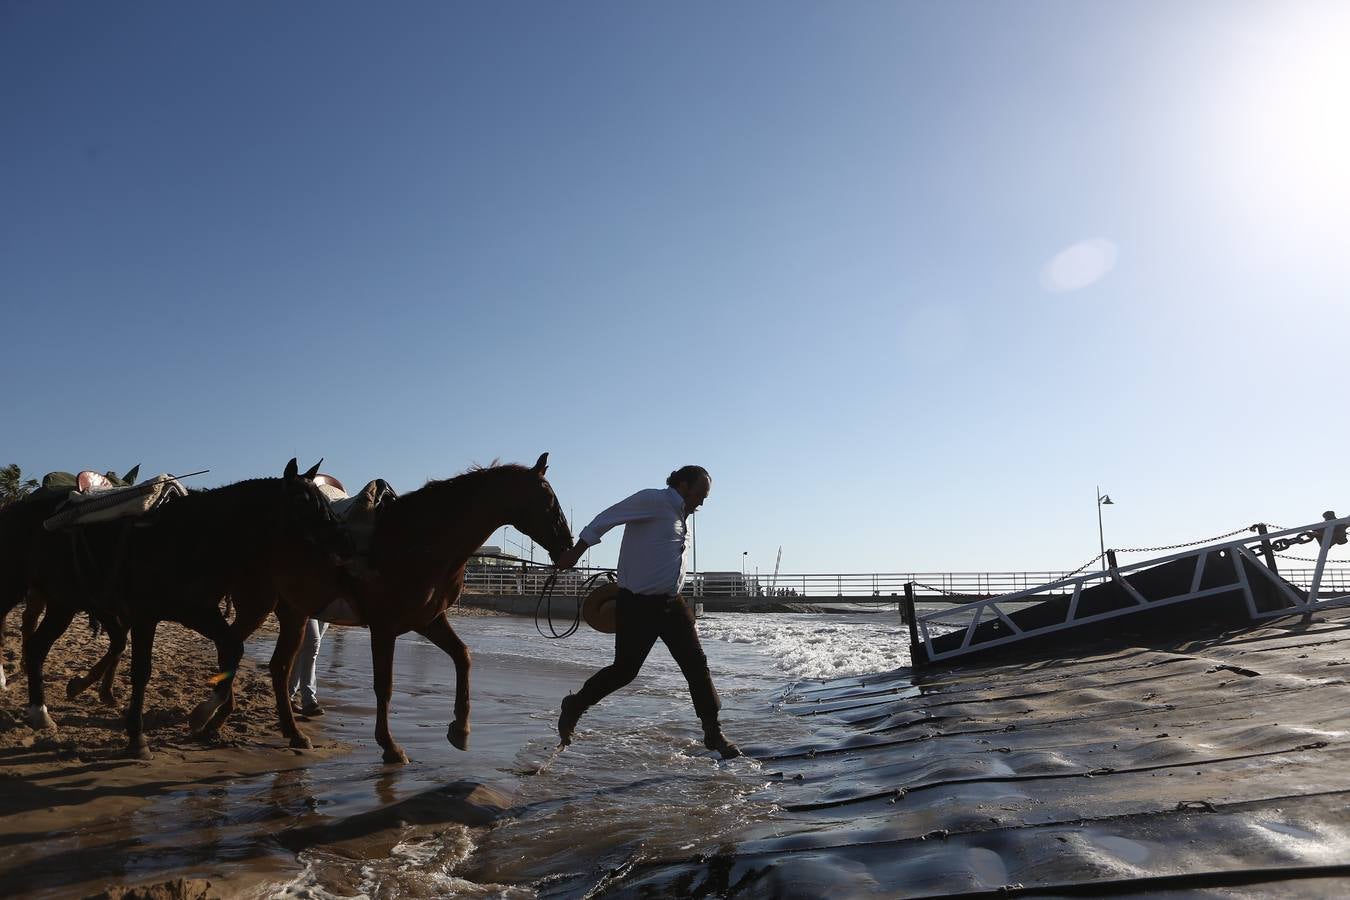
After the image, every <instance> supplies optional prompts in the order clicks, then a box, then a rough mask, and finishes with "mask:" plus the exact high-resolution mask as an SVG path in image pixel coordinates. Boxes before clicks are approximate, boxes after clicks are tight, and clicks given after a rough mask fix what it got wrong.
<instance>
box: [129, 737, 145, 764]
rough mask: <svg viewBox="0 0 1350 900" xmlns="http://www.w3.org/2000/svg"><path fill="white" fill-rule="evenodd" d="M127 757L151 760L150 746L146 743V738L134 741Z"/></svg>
mask: <svg viewBox="0 0 1350 900" xmlns="http://www.w3.org/2000/svg"><path fill="white" fill-rule="evenodd" d="M126 757H127V759H146V760H148V759H151V755H150V745H149V744H147V743H146V742H145V738H141V739H140V740H139V741H133V742H132V743H131V744H130V746H128V747H127V752H126Z"/></svg>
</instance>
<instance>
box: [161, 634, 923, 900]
mask: <svg viewBox="0 0 1350 900" xmlns="http://www.w3.org/2000/svg"><path fill="white" fill-rule="evenodd" d="M454 624H455V627H456V629H457V630H458V631H459V633H460V635H461V636H462V637H463V638H464V640H465V642H466V643H467V644H468V645H469V647H470V648H471V652H472V653H473V660H474V668H473V694H472V696H473V713H472V722H473V733H472V737H471V745H470V747H471V749H470V751H469V752H468V753H461V752H459V751H457V750H455V749H454V748H452V747H451V746H450V745H449V744H448V743H447V742H446V739H445V726H446V723H447V722H448V720H449V719H450V717H451V716H450V707H451V704H452V699H453V692H454V667H453V665H452V664H451V662H450V660H449V658H448V657H446V656H445V655H444V654H443V653H441V652H440V651H439V650H438V649H436V648H435V647H433V646H431V645H430V644H429V643H428V642H426V641H424V640H422V639H421V638H419V637H417V636H415V635H413V636H405V637H404V638H403V639H401V640H400V641H399V645H398V652H397V655H396V664H395V665H396V669H395V696H394V703H393V714H392V716H391V729H392V730H393V732H394V735H395V737H396V739H397V740H398V741H399V742H400V743H402V744H403V746H404V749H405V750H406V751H407V752H408V754H409V756H410V757H411V758H412V760H413V762H412V763H411V764H410V765H408V766H405V767H401V768H397V767H388V766H384V765H383V764H382V763H381V762H380V755H379V753H380V751H379V748H378V746H377V745H376V744H375V741H374V738H373V733H372V732H373V719H374V705H373V699H372V695H371V687H370V675H369V671H370V661H369V660H370V654H369V645H368V643H367V637H366V633H365V632H364V631H361V630H357V629H333V630H331V631H330V632H329V636H328V637H327V638H326V639H325V643H324V647H323V650H322V652H321V654H320V668H319V672H320V682H321V699H322V702H323V703H324V705H325V706H326V707H327V708H328V710H329V713H328V717H327V720H328V721H327V727H328V728H329V730H330V733H332V734H335V735H336V736H338V737H340V738H342V739H344V740H348V741H351V742H352V743H353V744H354V745H355V749H354V751H353V752H352V753H351V754H350V755H348V756H346V757H342V758H339V759H335V760H331V761H327V762H323V763H320V764H316V765H315V766H312V767H310V768H309V769H306V770H303V771H301V772H298V773H287V775H286V776H284V777H283V776H275V777H269V778H267V779H254V780H253V781H252V782H246V783H240V784H236V785H234V786H232V787H231V788H230V789H229V790H228V794H227V796H223V797H221V798H219V799H220V801H221V802H220V804H219V808H218V809H214V810H213V812H212V813H211V814H212V815H221V816H224V817H225V818H227V819H229V820H230V821H231V823H233V824H234V825H235V826H242V827H241V828H240V830H241V831H243V832H245V833H246V830H247V829H246V821H245V820H246V819H247V817H248V815H249V812H248V811H249V810H252V811H253V814H255V815H258V814H261V815H288V816H296V817H297V819H296V822H297V823H298V824H302V825H309V824H311V823H314V822H323V821H332V820H336V819H342V818H349V817H352V816H356V815H359V814H361V813H365V812H368V811H370V810H372V809H374V808H377V807H380V806H385V807H387V806H389V805H392V804H397V803H401V802H405V801H409V802H416V801H417V799H418V798H419V797H425V796H427V795H430V794H433V792H435V791H437V790H440V789H443V788H445V786H446V785H449V784H453V783H456V782H473V783H479V784H485V785H487V786H489V787H490V788H492V789H494V790H497V791H500V792H501V793H502V794H504V795H506V796H507V797H509V798H510V805H511V812H510V813H509V814H508V815H507V816H506V817H503V818H501V819H499V820H498V821H497V822H496V823H495V824H494V825H493V826H491V827H468V826H464V825H459V824H454V823H445V822H443V821H431V822H425V823H423V824H418V823H417V822H416V821H413V822H409V823H407V824H404V825H402V826H395V827H394V828H393V829H392V830H391V829H384V830H382V831H380V832H378V833H372V834H370V835H368V836H366V837H365V838H364V839H362V840H358V841H348V842H343V843H342V844H341V845H340V846H327V845H322V846H315V847H310V848H307V849H303V850H301V851H300V852H299V854H298V856H297V855H295V854H287V853H286V851H284V850H283V849H281V848H272V849H271V851H270V852H269V853H266V854H264V855H267V856H270V857H271V860H270V862H271V863H272V864H280V863H282V862H283V861H284V862H289V863H290V864H291V868H292V870H294V868H295V866H296V865H297V864H298V866H299V867H300V868H299V871H298V872H297V873H295V874H293V875H292V876H291V877H289V878H288V879H285V880H284V881H282V882H278V883H277V885H276V892H277V895H279V896H285V897H295V898H322V897H335V896H361V895H365V896H371V897H375V896H378V897H420V896H508V897H516V896H521V897H527V896H551V895H575V894H578V893H582V892H585V891H586V890H588V889H590V888H591V887H593V886H594V885H596V884H598V883H601V882H602V881H603V880H604V879H605V877H606V876H607V874H608V873H610V872H611V871H613V870H616V869H620V870H621V869H622V868H623V867H625V866H627V865H631V864H633V863H636V862H639V861H641V860H642V859H645V858H649V857H653V856H680V857H683V856H688V855H691V854H697V853H702V852H709V853H711V852H716V851H717V850H719V849H722V848H723V846H724V844H725V843H726V839H727V836H728V835H730V834H732V833H735V832H738V831H741V830H742V829H744V828H745V827H746V826H747V825H751V824H754V823H756V822H767V821H768V820H769V819H770V818H772V816H773V815H774V813H775V811H776V810H775V807H774V806H773V805H772V802H771V800H769V799H766V798H767V797H769V796H771V795H770V794H769V793H768V792H765V791H764V790H763V789H764V788H765V786H766V785H767V784H768V781H769V779H768V778H767V777H766V774H765V773H764V772H763V770H762V768H761V766H760V765H759V764H758V763H757V762H755V761H754V760H753V759H745V758H743V759H738V760H733V761H731V762H725V763H724V762H721V761H720V760H717V759H715V758H714V756H713V755H712V754H710V753H709V752H708V751H706V750H705V749H704V748H703V746H702V744H701V740H700V738H701V732H700V730H699V726H698V721H697V719H696V718H695V716H694V713H693V709H692V706H691V704H690V701H689V695H688V690H687V688H686V686H685V683H684V680H683V677H682V675H681V674H680V672H679V669H678V667H677V666H676V665H675V663H674V661H673V660H672V659H671V658H670V656H669V654H668V653H667V652H666V651H665V648H664V646H663V645H660V644H658V645H657V647H656V648H654V649H653V651H652V654H651V656H650V657H649V659H648V661H647V664H646V665H645V667H644V668H643V671H642V674H641V675H640V676H639V678H638V679H637V680H636V681H635V682H634V683H633V684H631V685H629V686H628V687H627V688H626V689H624V690H623V691H621V692H619V693H618V694H615V695H612V696H611V697H610V698H608V699H607V700H606V701H604V702H602V703H601V704H599V705H598V706H596V707H594V708H593V709H591V710H590V711H589V712H588V713H587V715H586V716H585V717H584V718H583V719H582V721H581V724H580V727H579V729H578V733H577V737H576V739H575V741H574V743H573V744H572V746H571V747H569V748H568V749H567V750H566V752H563V753H559V752H557V751H556V749H555V745H556V742H557V734H556V720H557V714H558V703H559V701H560V700H561V698H562V697H563V695H565V694H566V693H567V692H568V691H569V690H576V689H577V688H578V687H580V685H581V683H582V682H583V681H584V680H585V678H586V677H587V676H588V675H589V674H590V673H591V672H592V671H594V670H595V669H597V668H599V667H600V666H602V665H605V664H606V663H607V662H608V661H609V660H610V658H611V655H612V642H613V638H612V637H610V636H608V635H602V634H598V633H596V632H593V631H590V630H589V629H586V628H583V629H582V630H581V631H580V632H578V633H577V634H576V635H574V636H573V637H571V638H568V639H566V640H547V639H545V638H543V637H542V636H541V635H540V634H539V633H538V632H537V631H536V628H535V624H534V622H533V620H532V619H527V618H509V617H500V618H493V617H483V618H461V619H456V620H454ZM699 630H700V633H701V635H702V636H703V642H704V649H705V651H706V653H707V655H708V658H709V665H710V667H711V669H712V671H713V675H714V680H715V682H716V684H717V687H718V690H719V692H720V693H721V695H722V701H723V722H724V726H725V728H726V730H727V733H728V735H729V736H731V737H732V738H733V739H734V740H736V741H738V742H739V743H741V745H742V746H743V747H744V748H745V749H747V750H749V751H750V752H751V753H755V752H756V751H762V750H765V749H772V748H781V747H785V746H799V745H801V744H802V743H803V742H805V741H807V740H808V739H809V738H810V737H811V735H812V731H811V723H810V722H809V721H806V720H803V719H802V718H800V717H797V716H791V715H786V714H783V713H781V712H780V711H779V709H778V708H779V706H780V704H781V703H782V702H783V700H784V697H785V696H787V695H788V693H789V691H790V688H791V686H792V684H793V682H794V681H795V679H798V678H813V679H814V678H825V677H840V676H848V675H855V674H863V673H872V672H877V671H883V670H888V669H894V668H896V667H898V666H901V665H905V664H907V663H908V653H907V645H908V635H907V632H906V631H905V629H904V628H903V626H901V625H900V623H899V620H898V619H897V618H896V617H895V616H894V614H893V613H892V614H889V615H880V614H876V613H871V614H854V615H848V614H844V615H838V614H836V615H803V614H760V615H745V614H740V615H738V614H710V615H708V616H705V617H704V618H703V619H701V620H700V621H699ZM250 649H251V651H252V652H254V653H256V654H257V655H259V656H263V655H265V654H266V652H267V648H265V647H263V646H258V647H253V648H250ZM179 809H180V812H179V814H178V816H179V817H181V816H182V812H181V810H182V809H183V807H179ZM413 818H414V819H416V816H414V817H413ZM433 818H435V817H433ZM199 826H200V822H199ZM213 827H219V825H213ZM228 827H229V826H227V830H228ZM240 842H241V845H243V846H245V847H247V846H248V844H249V841H248V839H247V837H246V834H244V835H241V838H240ZM255 843H256V842H255ZM221 849H222V851H224V852H225V853H226V855H228V853H229V852H230V850H229V848H228V847H222V848H221ZM256 851H257V848H256V847H254V848H253V849H252V850H250V851H244V850H242V849H240V850H236V851H235V852H237V853H239V854H240V855H242V856H244V857H246V858H247V859H246V861H245V860H241V863H240V865H251V866H257V865H260V864H262V863H263V860H261V859H259V858H258V853H257V852H256Z"/></svg>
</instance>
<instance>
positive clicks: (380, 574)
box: [236, 453, 572, 763]
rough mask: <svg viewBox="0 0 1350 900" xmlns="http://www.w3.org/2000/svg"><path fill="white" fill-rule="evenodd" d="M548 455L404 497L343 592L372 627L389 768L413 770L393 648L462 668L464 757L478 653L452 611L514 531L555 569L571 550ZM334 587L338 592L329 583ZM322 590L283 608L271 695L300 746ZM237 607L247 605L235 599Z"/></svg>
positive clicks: (457, 738) (459, 709) (456, 737)
mask: <svg viewBox="0 0 1350 900" xmlns="http://www.w3.org/2000/svg"><path fill="white" fill-rule="evenodd" d="M547 467H548V454H547V453H545V454H543V455H542V456H540V457H539V460H538V462H536V463H535V464H534V467H533V468H526V467H524V466H519V465H502V466H490V467H488V468H476V469H473V470H470V471H469V472H466V473H465V474H463V475H460V476H458V477H455V478H450V479H447V480H445V481H432V482H428V483H427V485H426V486H425V487H422V488H420V489H419V490H416V491H413V492H411V493H408V494H405V495H403V496H402V497H399V498H398V499H397V500H394V501H392V502H391V504H390V505H389V506H387V507H385V508H384V509H383V511H382V512H381V513H380V517H379V519H378V520H377V521H376V524H375V532H374V535H373V537H372V539H371V549H370V559H369V564H370V570H371V571H370V572H369V573H368V574H366V575H363V576H362V577H359V578H357V577H355V576H352V577H349V578H346V579H345V580H344V581H343V582H342V583H341V584H340V585H339V590H340V592H341V593H342V594H343V595H344V596H345V597H346V598H347V599H348V600H349V602H351V604H352V605H353V607H354V608H355V609H356V610H357V611H358V613H359V614H360V616H361V620H362V621H363V622H365V623H367V624H368V626H369V628H370V649H371V657H372V664H373V668H374V675H375V700H376V704H377V707H376V720H375V739H376V740H377V741H378V742H379V744H380V747H381V748H383V750H384V761H385V762H389V763H405V762H407V761H408V757H407V754H405V753H404V752H403V748H401V747H400V746H399V745H398V744H397V743H395V741H394V739H393V737H392V736H391V735H390V733H389V701H390V697H391V695H392V693H393V686H394V640H395V639H396V638H397V637H398V636H399V635H400V634H404V633H405V632H409V631H416V632H417V633H418V634H420V635H422V636H423V637H425V638H427V639H428V640H429V641H431V642H432V643H433V644H435V645H436V646H437V647H440V648H441V649H442V650H444V651H445V652H446V653H447V654H449V656H450V658H451V659H452V660H454V663H455V718H454V721H452V722H451V723H450V726H449V728H448V729H447V731H446V737H447V738H448V739H449V741H450V743H451V744H453V745H455V746H456V747H458V748H459V749H461V750H467V749H468V744H469V666H470V662H469V651H468V648H467V647H465V646H464V642H463V641H462V640H460V639H459V636H458V635H456V634H455V631H454V629H453V628H451V627H450V622H449V620H448V619H447V618H446V614H445V611H446V610H447V609H448V608H449V607H450V606H451V605H452V604H454V603H455V601H457V600H458V599H459V595H460V592H461V591H462V590H463V589H464V566H465V564H466V563H467V562H468V560H469V556H470V555H472V554H473V553H474V552H475V551H476V550H478V548H479V547H481V546H482V545H483V543H484V541H486V540H487V539H488V538H489V537H491V536H492V533H493V532H494V531H496V530H497V529H498V528H500V527H502V526H503V525H510V526H511V527H513V528H516V529H518V530H519V531H521V532H524V533H525V534H527V535H529V536H530V537H531V538H533V539H534V540H535V541H536V542H538V543H539V544H540V545H542V546H543V547H544V549H545V550H547V551H548V553H549V555H550V556H551V557H553V558H554V559H555V560H556V559H557V557H558V555H559V554H560V553H563V552H564V551H566V550H568V549H570V548H571V546H572V532H571V529H570V528H569V527H568V525H567V518H566V517H565V516H564V515H563V512H562V507H561V506H559V504H558V498H557V497H556V496H554V494H553V488H552V487H550V486H549V483H548V481H547V480H546V479H545V478H544V473H545V471H546V470H547ZM330 584H331V583H330ZM330 589H331V588H330V587H329V586H328V585H326V584H324V582H322V581H317V582H316V581H310V582H299V581H298V582H293V583H292V584H290V585H287V586H285V587H284V588H283V593H284V594H285V597H286V599H287V601H288V602H286V603H282V604H279V605H278V606H277V618H278V620H280V622H281V635H280V637H279V638H278V639H277V646H276V651H275V652H274V653H273V654H272V661H271V671H272V687H273V689H274V691H275V693H276V702H277V715H278V716H279V717H280V719H281V730H282V732H283V733H284V734H285V735H286V737H287V738H289V739H290V744H291V746H292V747H309V746H311V744H310V742H309V739H308V738H307V737H305V735H304V734H303V733H302V732H301V731H300V729H299V727H298V726H297V725H296V724H295V715H294V713H293V712H292V710H291V704H290V695H289V691H288V682H289V680H290V670H291V664H292V662H293V660H294V658H295V654H296V650H297V649H298V648H299V646H300V643H301V640H302V638H303V630H304V624H305V619H306V618H307V617H310V616H314V615H318V614H319V613H320V612H321V611H322V610H323V608H324V607H326V606H328V605H329V603H330V602H332V600H333V599H334V598H333V595H332V594H331V593H328V592H327V591H329V590H330ZM236 602H238V597H236Z"/></svg>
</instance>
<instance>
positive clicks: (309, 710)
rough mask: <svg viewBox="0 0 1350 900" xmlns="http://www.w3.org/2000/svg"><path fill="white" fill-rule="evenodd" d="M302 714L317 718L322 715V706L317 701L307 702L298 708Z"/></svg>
mask: <svg viewBox="0 0 1350 900" xmlns="http://www.w3.org/2000/svg"><path fill="white" fill-rule="evenodd" d="M300 714H301V715H302V716H308V717H309V718H311V719H317V718H318V717H319V716H321V715H323V707H322V706H320V705H319V704H318V703H307V704H305V705H304V706H303V707H302V708H301V709H300Z"/></svg>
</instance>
